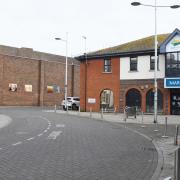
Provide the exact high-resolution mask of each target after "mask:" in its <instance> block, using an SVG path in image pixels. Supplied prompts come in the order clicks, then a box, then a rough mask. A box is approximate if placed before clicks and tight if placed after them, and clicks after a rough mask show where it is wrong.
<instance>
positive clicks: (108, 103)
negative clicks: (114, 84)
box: [100, 89, 114, 110]
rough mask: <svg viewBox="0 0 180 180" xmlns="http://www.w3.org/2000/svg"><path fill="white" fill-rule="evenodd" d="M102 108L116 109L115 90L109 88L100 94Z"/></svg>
mask: <svg viewBox="0 0 180 180" xmlns="http://www.w3.org/2000/svg"><path fill="white" fill-rule="evenodd" d="M100 108H101V109H104V110H110V109H114V96H113V92H112V91H111V90H109V89H104V90H103V91H102V92H101V94H100Z"/></svg>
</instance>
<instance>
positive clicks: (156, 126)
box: [154, 122, 159, 132]
mask: <svg viewBox="0 0 180 180" xmlns="http://www.w3.org/2000/svg"><path fill="white" fill-rule="evenodd" d="M154 124H155V129H154V132H158V131H159V130H158V122H156V123H154Z"/></svg>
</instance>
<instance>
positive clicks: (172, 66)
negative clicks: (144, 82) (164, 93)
mask: <svg viewBox="0 0 180 180" xmlns="http://www.w3.org/2000/svg"><path fill="white" fill-rule="evenodd" d="M178 76H180V52H173V53H167V54H166V77H178Z"/></svg>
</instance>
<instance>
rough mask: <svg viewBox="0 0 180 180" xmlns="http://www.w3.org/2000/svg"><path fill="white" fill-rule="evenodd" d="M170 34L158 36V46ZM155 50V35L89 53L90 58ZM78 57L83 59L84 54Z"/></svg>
mask: <svg viewBox="0 0 180 180" xmlns="http://www.w3.org/2000/svg"><path fill="white" fill-rule="evenodd" d="M169 35H170V34H159V35H158V36H157V38H158V48H159V47H160V45H161V44H162V43H163V42H164V41H165V40H166V39H167V38H168V36H169ZM150 50H151V51H154V36H149V37H146V38H142V39H138V40H135V41H131V42H128V43H125V44H121V45H118V46H114V47H109V48H105V49H101V50H98V51H94V52H90V53H88V54H87V57H88V59H90V58H91V57H94V58H97V57H102V56H106V55H109V56H111V55H117V56H118V55H121V54H127V53H133V52H145V51H150ZM77 59H79V60H83V59H84V55H83V56H79V57H78V58H77Z"/></svg>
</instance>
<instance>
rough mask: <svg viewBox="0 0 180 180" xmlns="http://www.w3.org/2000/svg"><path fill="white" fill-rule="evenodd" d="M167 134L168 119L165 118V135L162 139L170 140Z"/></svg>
mask: <svg viewBox="0 0 180 180" xmlns="http://www.w3.org/2000/svg"><path fill="white" fill-rule="evenodd" d="M166 134H167V117H165V127H164V135H163V136H162V138H168V136H167V135H166Z"/></svg>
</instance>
